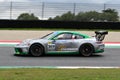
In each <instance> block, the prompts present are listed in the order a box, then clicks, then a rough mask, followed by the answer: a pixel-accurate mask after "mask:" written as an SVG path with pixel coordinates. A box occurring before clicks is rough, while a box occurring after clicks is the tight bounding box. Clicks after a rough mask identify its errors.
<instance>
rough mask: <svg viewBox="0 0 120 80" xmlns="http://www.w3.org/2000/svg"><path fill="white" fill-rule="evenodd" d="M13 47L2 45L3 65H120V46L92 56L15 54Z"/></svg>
mask: <svg viewBox="0 0 120 80" xmlns="http://www.w3.org/2000/svg"><path fill="white" fill-rule="evenodd" d="M13 54H14V48H13V47H0V67H1V66H12V67H14V66H93V67H95V66H99V67H109V66H110V67H120V48H106V49H105V52H104V53H101V54H97V55H95V56H91V57H82V56H78V55H62V56H57V55H46V56H43V57H31V56H14V55H13Z"/></svg>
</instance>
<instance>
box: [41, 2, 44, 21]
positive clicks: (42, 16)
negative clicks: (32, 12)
mask: <svg viewBox="0 0 120 80" xmlns="http://www.w3.org/2000/svg"><path fill="white" fill-rule="evenodd" d="M44 7H45V3H44V2H42V12H41V13H42V15H41V18H42V20H43V18H44Z"/></svg>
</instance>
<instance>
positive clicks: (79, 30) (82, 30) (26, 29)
mask: <svg viewBox="0 0 120 80" xmlns="http://www.w3.org/2000/svg"><path fill="white" fill-rule="evenodd" d="M0 30H71V31H95V30H104V29H64V28H0ZM108 31H115V32H116V31H117V32H120V30H118V29H116V30H112V29H108Z"/></svg>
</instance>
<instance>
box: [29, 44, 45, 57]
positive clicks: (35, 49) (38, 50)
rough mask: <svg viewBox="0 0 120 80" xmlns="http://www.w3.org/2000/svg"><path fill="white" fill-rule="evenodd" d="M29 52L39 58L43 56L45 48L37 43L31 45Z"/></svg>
mask: <svg viewBox="0 0 120 80" xmlns="http://www.w3.org/2000/svg"><path fill="white" fill-rule="evenodd" d="M29 52H30V54H31V55H32V56H35V57H39V56H42V55H43V53H44V48H43V46H42V45H40V44H38V43H35V44H32V45H31V47H30V49H29Z"/></svg>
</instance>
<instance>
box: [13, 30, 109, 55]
mask: <svg viewBox="0 0 120 80" xmlns="http://www.w3.org/2000/svg"><path fill="white" fill-rule="evenodd" d="M95 34H96V35H95V36H93V37H91V36H88V35H85V34H82V33H79V32H75V31H55V32H52V33H49V34H47V35H45V36H43V37H41V38H37V39H27V40H24V41H22V42H21V43H20V44H17V45H16V46H15V47H14V49H15V55H32V56H35V57H38V56H43V55H44V54H71V53H72V54H79V55H82V56H85V57H88V56H91V55H94V54H96V53H102V52H104V44H103V43H102V41H103V40H104V38H105V35H106V34H108V31H95Z"/></svg>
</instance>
